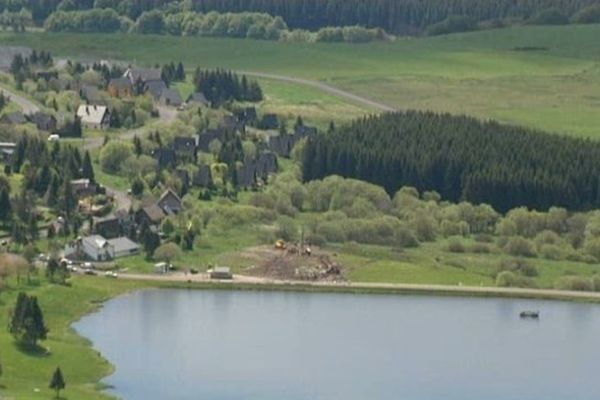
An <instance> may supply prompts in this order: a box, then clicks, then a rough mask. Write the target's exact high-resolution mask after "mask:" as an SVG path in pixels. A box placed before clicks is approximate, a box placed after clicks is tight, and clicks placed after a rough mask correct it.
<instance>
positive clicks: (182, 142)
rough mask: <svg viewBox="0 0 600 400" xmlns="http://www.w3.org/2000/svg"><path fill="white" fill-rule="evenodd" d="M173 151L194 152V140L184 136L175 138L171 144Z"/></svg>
mask: <svg viewBox="0 0 600 400" xmlns="http://www.w3.org/2000/svg"><path fill="white" fill-rule="evenodd" d="M173 147H174V148H175V151H182V150H194V149H195V148H196V139H194V138H191V137H185V136H177V137H176V138H175V140H174V142H173Z"/></svg>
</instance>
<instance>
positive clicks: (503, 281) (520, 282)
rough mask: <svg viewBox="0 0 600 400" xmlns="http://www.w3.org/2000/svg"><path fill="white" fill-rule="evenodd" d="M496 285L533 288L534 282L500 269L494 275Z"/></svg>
mask: <svg viewBox="0 0 600 400" xmlns="http://www.w3.org/2000/svg"><path fill="white" fill-rule="evenodd" d="M496 286H498V287H521V288H534V287H536V284H535V282H534V281H533V280H531V279H528V278H525V277H523V276H519V275H517V274H515V273H513V272H510V271H502V272H500V273H499V274H498V276H497V277H496Z"/></svg>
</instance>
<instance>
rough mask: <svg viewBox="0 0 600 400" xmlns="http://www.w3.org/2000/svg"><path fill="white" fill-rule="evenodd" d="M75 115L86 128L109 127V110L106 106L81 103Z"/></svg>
mask: <svg viewBox="0 0 600 400" xmlns="http://www.w3.org/2000/svg"><path fill="white" fill-rule="evenodd" d="M77 116H78V117H79V119H81V124H82V125H83V126H85V127H86V128H90V129H100V130H104V129H108V128H109V127H110V112H109V111H108V107H106V106H99V105H91V104H82V105H80V106H79V108H78V109H77Z"/></svg>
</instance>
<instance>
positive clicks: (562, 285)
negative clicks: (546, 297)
mask: <svg viewBox="0 0 600 400" xmlns="http://www.w3.org/2000/svg"><path fill="white" fill-rule="evenodd" d="M554 286H555V288H556V289H560V290H574V291H578V292H592V291H594V282H593V280H592V279H590V278H586V277H583V276H565V277H563V278H560V279H559V280H558V281H557V282H556V283H555V285H554Z"/></svg>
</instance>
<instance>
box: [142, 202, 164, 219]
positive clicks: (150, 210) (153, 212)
mask: <svg viewBox="0 0 600 400" xmlns="http://www.w3.org/2000/svg"><path fill="white" fill-rule="evenodd" d="M142 211H143V212H144V213H146V215H147V216H148V218H149V219H150V221H152V222H160V221H161V220H162V219H163V218H164V217H165V213H164V212H163V210H162V209H161V208H160V207H159V206H158V205H157V204H151V205H149V206H147V207H144V208H142Z"/></svg>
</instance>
